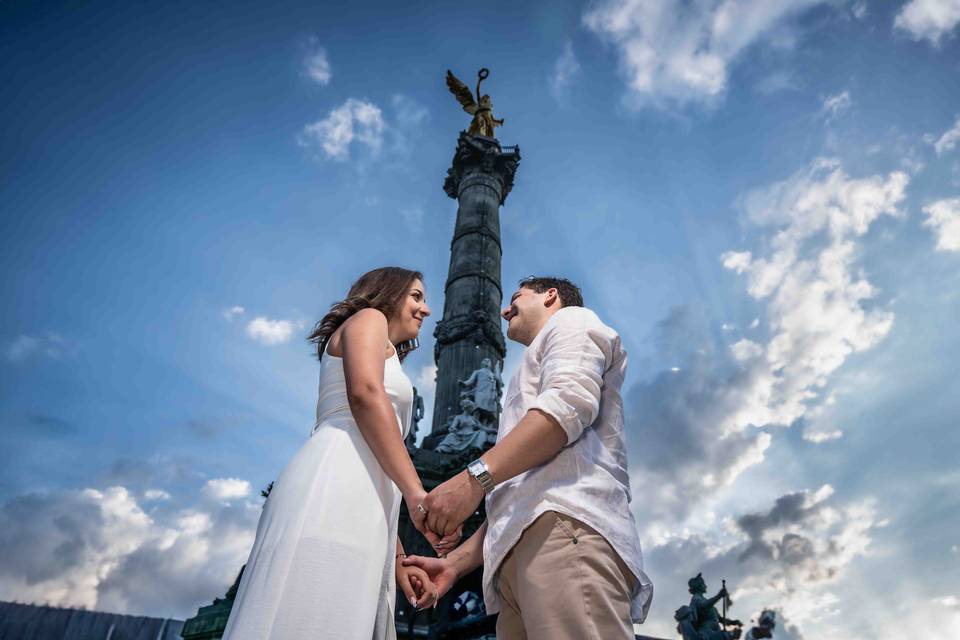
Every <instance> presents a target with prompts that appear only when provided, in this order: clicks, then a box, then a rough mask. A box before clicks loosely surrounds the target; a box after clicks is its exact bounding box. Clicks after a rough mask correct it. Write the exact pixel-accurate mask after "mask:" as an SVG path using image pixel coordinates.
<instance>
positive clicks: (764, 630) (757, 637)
mask: <svg viewBox="0 0 960 640" xmlns="http://www.w3.org/2000/svg"><path fill="white" fill-rule="evenodd" d="M776 628H777V612H776V611H771V610H769V609H764V610H763V611H762V612H761V613H760V619H759V620H757V624H756V626H754V627H753V628H752V629H750V631H748V632H747V635H746V637H745V640H761V639H762V638H772V637H773V630H774V629H776Z"/></svg>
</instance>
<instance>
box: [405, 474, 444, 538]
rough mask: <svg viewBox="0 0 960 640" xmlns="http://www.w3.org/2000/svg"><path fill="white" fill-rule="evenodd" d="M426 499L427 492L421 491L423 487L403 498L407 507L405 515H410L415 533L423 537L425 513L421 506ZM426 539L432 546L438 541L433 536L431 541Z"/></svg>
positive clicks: (425, 525)
mask: <svg viewBox="0 0 960 640" xmlns="http://www.w3.org/2000/svg"><path fill="white" fill-rule="evenodd" d="M426 497H427V492H426V491H424V490H423V487H417V488H416V489H415V490H414V491H412V492H410V493H409V494H404V496H403V501H404V503H405V504H406V505H407V513H409V514H410V521H411V522H413V526H414V527H416V528H417V531H419V532H420V533H422V534H423V535H427V512H426V510H425V509H424V506H423V501H424V500H425V499H426ZM427 539H428V540H430V544H431V545H434V544H436V543H437V542H439V541H440V536H435V538H434V539H432V540H431V539H430V537H429V536H427Z"/></svg>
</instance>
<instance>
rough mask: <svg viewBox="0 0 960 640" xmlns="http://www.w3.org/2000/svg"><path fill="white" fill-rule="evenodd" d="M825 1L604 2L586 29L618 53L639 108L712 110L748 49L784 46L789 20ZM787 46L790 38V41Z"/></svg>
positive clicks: (590, 13)
mask: <svg viewBox="0 0 960 640" xmlns="http://www.w3.org/2000/svg"><path fill="white" fill-rule="evenodd" d="M822 4H829V3H828V2H827V1H826V0H792V1H787V0H777V1H771V0H744V1H742V2H730V1H728V0H727V1H724V0H707V1H705V2H697V3H679V2H673V1H671V0H652V1H648V2H636V1H634V0H603V1H602V2H600V3H599V4H598V5H596V6H594V7H593V8H591V9H590V10H588V11H587V13H586V14H585V15H584V17H583V21H584V24H585V25H586V26H587V28H588V29H590V30H591V31H592V32H594V33H595V34H597V35H598V36H599V37H600V38H601V39H603V40H604V41H606V42H609V43H611V44H612V45H614V47H615V48H616V51H617V54H618V56H619V60H620V70H621V73H622V75H623V76H624V78H625V80H626V83H627V86H628V87H629V91H630V95H631V96H632V97H633V98H635V99H636V100H637V103H638V104H639V105H640V106H644V105H646V104H652V105H653V106H664V105H667V104H670V103H678V104H684V103H688V102H708V103H709V102H712V101H715V100H716V99H718V98H719V97H720V96H721V95H722V94H723V92H724V91H725V90H726V88H727V83H728V79H729V76H730V70H731V67H732V66H733V65H734V64H735V63H736V62H737V61H738V60H739V59H740V58H741V57H742V56H743V55H744V53H745V52H746V51H747V50H748V49H750V48H751V47H754V46H758V45H762V44H775V40H777V39H778V38H780V39H784V34H785V33H787V31H788V29H789V23H790V21H791V20H792V19H794V18H796V17H797V16H799V15H800V14H801V13H803V12H804V11H806V10H807V9H809V8H811V7H814V6H818V5H822ZM787 39H789V38H787Z"/></svg>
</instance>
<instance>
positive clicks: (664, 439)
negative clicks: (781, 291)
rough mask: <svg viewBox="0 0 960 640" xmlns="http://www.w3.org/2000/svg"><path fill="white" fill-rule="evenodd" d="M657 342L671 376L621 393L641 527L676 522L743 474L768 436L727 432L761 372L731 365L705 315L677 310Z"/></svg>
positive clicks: (688, 309) (664, 375) (758, 456)
mask: <svg viewBox="0 0 960 640" xmlns="http://www.w3.org/2000/svg"><path fill="white" fill-rule="evenodd" d="M655 341H656V344H657V346H658V349H659V351H660V354H661V359H662V360H663V361H665V362H672V363H675V367H674V369H676V370H667V371H662V372H661V373H659V374H658V375H656V376H655V377H654V378H653V379H652V380H649V381H647V382H644V383H641V384H638V385H636V386H634V387H633V388H632V389H630V391H629V392H628V393H627V394H626V396H625V399H624V404H625V413H626V415H625V419H624V423H625V425H626V427H627V429H628V445H629V447H630V471H631V476H632V478H633V483H634V486H635V487H636V488H637V491H638V493H640V492H642V493H643V495H645V496H646V498H645V500H643V501H640V502H639V503H638V505H637V508H638V510H639V511H640V513H638V516H639V517H640V521H641V522H651V521H655V520H665V521H667V522H679V521H682V520H683V519H684V518H686V516H687V515H688V514H689V513H690V512H691V511H692V510H693V509H694V508H695V507H696V506H698V505H699V504H701V503H703V502H704V501H706V500H707V499H708V498H709V497H711V496H712V495H713V494H714V493H715V492H716V491H717V490H718V489H720V488H722V487H723V486H725V485H726V484H728V483H729V482H731V481H732V480H733V479H734V478H735V477H736V476H737V475H738V474H739V473H740V472H741V471H742V470H743V469H745V468H746V467H748V466H750V465H751V464H754V463H756V462H759V461H760V460H762V455H763V450H764V449H765V448H766V446H767V444H768V443H769V435H768V434H766V433H764V432H762V431H758V430H756V429H752V428H749V429H744V430H742V431H730V430H728V429H726V428H725V425H728V424H730V423H731V421H732V420H735V418H736V416H738V415H739V414H740V413H742V412H743V410H744V409H745V408H746V407H749V406H750V402H751V397H750V396H751V393H752V392H753V389H754V388H755V385H756V383H757V379H758V377H759V376H761V375H763V370H762V369H761V368H760V367H749V366H743V365H741V364H740V363H738V362H736V361H733V360H732V359H731V358H730V357H729V356H728V355H727V350H726V349H724V348H722V347H721V346H720V345H718V344H717V342H716V341H715V340H714V339H713V338H712V336H711V334H710V331H709V329H708V328H707V327H706V326H705V321H704V319H703V315H702V314H699V313H698V312H697V311H696V310H695V309H693V308H691V307H677V308H675V309H673V310H671V312H670V313H669V315H668V316H667V317H666V318H665V319H664V320H663V321H661V323H660V324H659V327H658V330H657V332H656V336H655Z"/></svg>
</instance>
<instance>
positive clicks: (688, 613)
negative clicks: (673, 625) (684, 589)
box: [674, 573, 743, 640]
mask: <svg viewBox="0 0 960 640" xmlns="http://www.w3.org/2000/svg"><path fill="white" fill-rule="evenodd" d="M687 585H688V587H689V591H690V593H691V595H692V597H691V598H690V604H689V605H684V606H682V607H680V608H679V609H677V612H676V614H674V619H675V620H676V621H677V631H679V632H680V634H681V635H682V636H683V640H736V639H737V638H739V637H740V632H741V629H740V627H742V626H743V623H742V622H740V621H739V620H733V619H728V618H727V617H726V616H725V615H720V613H719V612H718V611H717V608H716V606H715V605H716V604H717V602H720V601H721V600H723V607H724V613H726V608H727V607H728V606H729V604H730V595H729V594H728V593H727V586H726V584H724V585H723V588H722V589H720V591H718V592H717V595H715V596H713V597H712V598H707V597H706V595H704V594H706V592H707V583H706V581H704V579H703V575H702V574H699V573H698V574H697V575H696V576H694V577H693V578H690V580H689V581H688V582H687ZM721 625H722V626H721ZM726 625H730V626H733V627H736V629H733V630H732V631H727V630H726Z"/></svg>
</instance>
